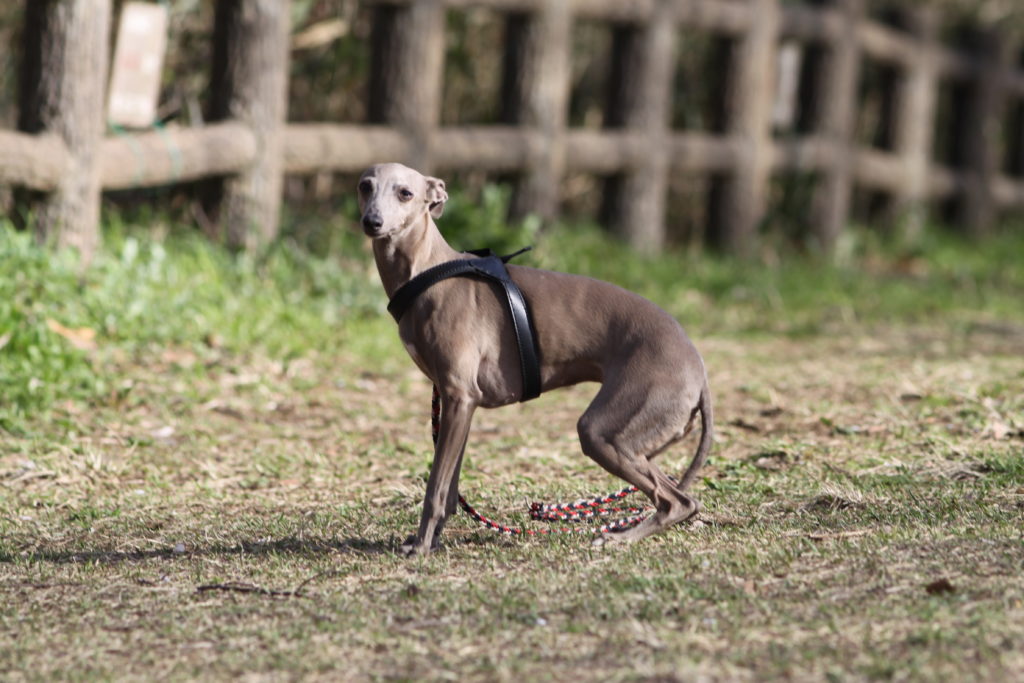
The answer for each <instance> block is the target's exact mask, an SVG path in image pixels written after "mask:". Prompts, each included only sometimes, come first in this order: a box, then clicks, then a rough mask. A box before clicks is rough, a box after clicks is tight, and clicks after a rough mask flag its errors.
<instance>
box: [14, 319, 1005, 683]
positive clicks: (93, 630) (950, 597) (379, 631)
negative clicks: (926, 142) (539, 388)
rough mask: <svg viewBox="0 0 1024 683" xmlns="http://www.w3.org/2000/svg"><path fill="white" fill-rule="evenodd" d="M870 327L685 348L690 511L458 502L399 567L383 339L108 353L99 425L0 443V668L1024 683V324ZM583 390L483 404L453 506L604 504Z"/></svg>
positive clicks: (670, 456)
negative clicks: (584, 444) (705, 460)
mask: <svg viewBox="0 0 1024 683" xmlns="http://www.w3.org/2000/svg"><path fill="white" fill-rule="evenodd" d="M876 327H877V328H876V329H869V328H868V327H865V326H860V327H856V328H852V331H851V330H850V329H846V330H842V331H839V332H837V333H835V334H830V333H827V332H826V333H821V334H814V335H812V336H807V337H798V336H797V337H794V336H775V335H755V334H750V335H743V334H730V335H728V336H718V337H716V336H711V337H707V338H699V339H697V340H696V341H697V345H698V348H700V350H701V351H702V353H703V354H704V356H705V358H706V361H707V364H708V367H709V373H710V377H711V382H712V389H713V392H714V402H715V414H716V422H717V429H716V435H717V444H716V447H715V450H714V452H713V455H712V457H711V460H710V463H709V466H708V467H707V468H706V470H705V471H704V474H703V477H702V478H701V479H700V481H699V482H698V483H697V485H696V487H695V492H696V494H697V496H698V497H699V498H700V499H701V501H702V503H703V505H704V511H703V512H702V514H701V515H700V517H699V519H698V520H697V521H695V522H693V523H689V524H686V525H682V526H679V527H677V528H674V529H672V530H670V531H669V532H667V533H665V534H662V535H660V536H658V537H655V538H651V539H648V540H645V541H642V542H640V543H638V544H635V545H633V546H630V547H626V548H593V547H592V546H591V544H590V537H589V535H587V534H576V535H565V536H558V537H548V538H542V539H526V540H521V539H518V538H516V539H510V538H507V537H502V536H498V535H495V534H494V533H493V532H490V531H487V530H483V529H480V528H479V527H477V526H476V525H475V524H474V523H473V522H472V521H471V520H470V519H468V518H467V517H465V516H464V515H461V514H460V515H459V516H457V517H456V518H455V519H453V520H452V521H451V522H450V523H449V525H448V529H447V530H446V534H445V544H444V547H443V548H442V549H441V550H440V551H439V552H437V553H436V554H434V555H433V556H430V557H427V558H417V559H411V560H410V559H403V558H401V557H399V556H398V555H397V554H396V549H397V546H398V544H399V543H400V542H401V540H402V539H403V538H404V536H405V535H406V534H407V533H408V532H409V531H411V530H412V529H413V528H414V526H415V525H416V521H417V519H418V511H419V506H420V502H421V496H422V491H423V482H424V477H425V474H426V470H427V466H428V464H429V460H430V450H429V439H430V437H429V400H430V387H429V385H428V384H427V383H426V382H425V380H423V379H422V378H421V377H420V376H419V375H418V374H417V373H416V371H415V370H414V369H413V367H412V365H411V363H410V362H409V361H408V360H407V359H404V358H402V354H401V350H400V348H398V347H397V341H396V340H390V341H387V342H383V343H384V345H385V347H386V348H382V350H381V352H380V354H379V356H380V358H381V359H382V360H381V362H380V364H379V365H378V366H376V367H369V366H366V365H356V364H355V363H354V362H352V359H350V358H346V357H344V356H333V357H325V356H318V355H316V354H307V355H305V356H302V357H299V358H296V359H293V360H292V361H291V362H289V363H287V364H285V363H282V362H281V361H277V360H269V359H267V358H265V357H260V356H255V355H253V356H249V355H245V356H239V355H232V354H229V353H227V352H223V351H221V350H219V349H218V348H217V347H216V345H215V344H213V345H211V346H210V347H209V348H208V349H206V350H197V349H195V348H191V349H188V350H185V349H176V348H175V347H173V346H168V347H166V348H162V349H155V350H152V351H151V352H146V353H140V354H137V355H135V356H130V357H124V358H120V359H114V360H111V361H110V362H112V363H116V364H117V367H116V374H117V376H119V377H121V378H123V380H122V381H121V384H120V385H118V386H115V387H113V388H112V389H111V394H110V398H109V400H108V401H106V402H105V405H100V406H92V407H89V408H85V407H83V405H84V404H82V403H67V404H61V405H60V406H58V408H57V409H56V412H55V413H54V414H53V415H51V416H50V418H49V420H50V421H49V422H47V423H46V424H47V426H46V427H45V428H42V427H41V428H40V431H39V432H38V433H36V434H35V435H32V434H29V435H22V436H19V437H17V438H15V437H10V438H7V437H5V438H4V439H3V441H2V442H0V593H2V600H0V677H2V678H4V679H7V680H23V679H34V680H49V679H54V678H76V679H81V678H104V679H106V678H117V679H152V678H172V679H193V678H198V679H223V678H233V677H239V678H245V679H247V680H264V679H275V680H276V679H292V678H300V677H301V678H307V679H312V680H316V679H331V680H337V679H346V680H376V679H401V680H412V679H432V680H437V679H459V680H510V679H522V678H523V677H531V678H535V679H542V680H570V679H572V680H580V679H582V680H624V679H629V680H637V679H640V680H659V681H670V680H697V679H699V680H764V679H770V678H787V679H794V680H810V679H813V680H821V679H823V678H827V679H829V680H866V679H893V680H925V679H928V680H937V679H942V680H991V681H1005V680H1015V679H1016V680H1020V679H1022V678H1024V533H1022V529H1024V459H1022V457H1021V456H1022V452H1024V360H1022V359H1024V333H1022V330H1021V329H1020V328H1019V327H1014V326H1012V325H1007V326H1001V325H999V324H989V325H975V326H966V327H965V326H950V327H943V326H941V325H938V324H929V325H926V326H922V327H914V326H912V325H896V326H883V325H879V326H876ZM389 339H390V337H389ZM389 344H390V346H388V345H389ZM594 391H595V387H594V385H582V386H579V387H575V388H572V389H569V390H565V391H561V392H556V393H552V394H548V395H545V396H543V397H541V398H540V399H538V400H536V401H534V402H532V403H529V404H526V405H523V406H515V407H510V408H507V409H502V410H498V411H483V412H479V413H478V415H477V418H476V420H475V424H474V429H473V433H472V435H471V437H470V445H469V451H468V453H469V455H468V461H467V465H466V468H465V474H464V477H463V482H462V491H463V493H464V494H465V495H466V496H467V497H468V498H469V499H470V501H471V502H472V503H474V504H475V505H477V507H478V508H479V509H480V510H481V511H482V512H484V513H485V514H488V515H490V516H492V517H494V518H496V519H499V520H502V521H507V522H512V523H516V524H526V525H532V526H533V527H536V526H537V523H535V522H530V521H529V520H527V519H526V515H525V511H526V508H527V505H528V503H529V502H530V501H532V500H537V499H541V500H567V499H569V500H571V499H573V498H577V497H580V496H583V495H586V494H590V493H598V492H604V491H610V490H614V489H616V488H617V487H618V486H619V483H618V482H616V481H615V480H613V479H611V478H610V477H608V476H606V475H604V474H603V473H602V472H600V471H599V470H598V469H597V467H596V466H595V465H594V464H593V463H591V462H590V461H588V460H587V459H586V458H585V457H584V456H582V455H581V454H580V453H579V450H578V444H577V442H576V435H575V422H576V418H577V417H578V416H579V414H580V413H581V412H582V410H583V409H584V408H585V406H586V404H587V402H588V400H589V398H590V397H591V396H592V394H593V393H594ZM60 429H63V430H64V432H63V433H61V434H60V435H59V436H57V435H55V434H54V430H60ZM69 430H72V431H73V432H74V433H67V432H68V431H69ZM695 443H696V440H695V437H691V438H690V440H688V441H687V442H685V443H684V444H681V445H680V446H678V447H675V448H674V449H672V450H671V451H670V452H668V453H666V454H665V455H663V456H662V457H661V460H660V462H662V463H663V464H664V466H665V468H666V469H668V470H670V471H675V472H678V471H680V470H681V469H683V468H684V467H685V465H686V463H687V462H688V459H689V457H690V456H691V455H692V453H693V450H694V448H695Z"/></svg>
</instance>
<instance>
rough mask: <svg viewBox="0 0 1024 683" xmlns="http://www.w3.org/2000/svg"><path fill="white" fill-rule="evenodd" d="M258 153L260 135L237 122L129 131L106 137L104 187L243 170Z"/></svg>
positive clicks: (149, 184) (175, 180) (102, 161)
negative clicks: (143, 131)
mask: <svg viewBox="0 0 1024 683" xmlns="http://www.w3.org/2000/svg"><path fill="white" fill-rule="evenodd" d="M259 154H260V145H259V141H258V139H257V137H256V134H255V133H254V132H253V130H252V129H251V128H250V127H249V126H247V125H246V124H243V123H239V122H237V121H227V122H225V123H213V124H210V125H207V126H204V127H202V128H166V129H163V130H156V131H150V132H146V133H128V134H124V135H116V136H110V137H107V138H106V139H105V140H103V144H102V147H101V154H100V177H101V181H102V185H103V189H105V190H127V189H131V188H136V187H153V186H158V185H173V184H176V183H180V182H188V181H192V180H200V179H202V178H207V177H210V176H228V175H235V174H239V173H244V172H246V171H247V170H248V169H249V168H251V167H252V166H253V164H254V163H255V162H256V160H257V159H258V158H259Z"/></svg>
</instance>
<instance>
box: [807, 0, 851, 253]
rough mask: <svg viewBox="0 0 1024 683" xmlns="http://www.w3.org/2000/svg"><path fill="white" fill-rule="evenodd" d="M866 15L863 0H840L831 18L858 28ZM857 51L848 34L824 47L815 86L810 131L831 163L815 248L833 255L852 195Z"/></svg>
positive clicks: (817, 210)
mask: <svg viewBox="0 0 1024 683" xmlns="http://www.w3.org/2000/svg"><path fill="white" fill-rule="evenodd" d="M863 14H864V2H863V0H838V1H837V2H836V10H835V14H834V15H835V16H836V17H838V18H839V20H840V24H841V25H845V26H856V25H857V24H858V23H859V22H860V21H861V18H862V16H863ZM859 79H860V48H859V46H858V44H857V36H856V34H855V33H854V32H852V31H845V32H840V33H839V34H838V35H836V36H835V37H834V38H833V39H832V41H831V42H830V43H829V44H828V46H827V47H826V48H825V51H824V55H823V59H822V60H821V65H820V68H819V71H818V73H817V78H816V79H814V81H813V89H814V91H815V94H814V99H815V100H816V103H815V108H816V113H817V117H816V118H817V120H816V121H814V122H813V128H814V129H815V130H816V131H817V132H818V134H820V135H823V136H824V137H825V138H826V139H827V140H828V141H829V142H830V143H831V147H832V158H831V159H829V162H830V163H829V164H828V166H826V167H824V168H822V171H821V174H820V177H819V179H818V182H817V185H816V188H815V194H814V198H813V200H812V204H811V225H812V231H813V233H814V235H815V237H816V238H817V242H818V246H819V248H820V249H821V250H822V251H823V252H824V253H826V254H828V253H831V252H832V251H833V249H834V247H835V244H836V240H838V238H839V236H840V234H841V233H842V231H843V230H844V229H845V228H846V223H847V221H848V220H849V214H850V201H851V198H852V196H853V180H854V173H853V170H854V169H853V145H854V132H855V131H854V126H855V125H856V118H855V117H856V106H857V85H858V81H859Z"/></svg>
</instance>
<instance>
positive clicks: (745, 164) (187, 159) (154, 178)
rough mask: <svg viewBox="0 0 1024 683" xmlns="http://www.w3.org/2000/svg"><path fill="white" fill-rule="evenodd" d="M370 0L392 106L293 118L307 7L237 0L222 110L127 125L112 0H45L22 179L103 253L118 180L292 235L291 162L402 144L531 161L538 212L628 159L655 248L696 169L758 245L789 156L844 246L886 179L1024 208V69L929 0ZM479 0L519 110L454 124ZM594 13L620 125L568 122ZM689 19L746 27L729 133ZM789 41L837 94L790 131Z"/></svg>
mask: <svg viewBox="0 0 1024 683" xmlns="http://www.w3.org/2000/svg"><path fill="white" fill-rule="evenodd" d="M368 1H369V2H371V4H373V5H374V6H375V7H374V30H373V41H372V60H371V62H372V65H371V72H372V73H371V78H370V81H371V83H372V87H371V88H370V91H369V93H367V97H368V100H367V101H368V107H367V109H368V112H369V118H370V121H371V123H369V124H366V125H339V124H332V123H311V124H289V123H287V112H286V97H287V96H286V92H287V73H288V36H289V31H290V26H289V11H288V10H289V8H288V4H289V3H288V2H286V1H284V0H282V1H280V2H276V1H275V2H267V1H263V0H218V1H217V5H216V7H217V9H216V19H215V22H216V26H215V29H214V39H215V41H216V50H215V56H214V60H213V69H212V74H211V78H212V85H213V91H214V93H215V95H214V97H215V100H216V101H215V102H213V103H212V105H211V110H212V111H213V113H214V120H213V121H212V122H210V123H208V124H207V125H205V126H203V127H199V128H166V129H162V130H155V131H152V132H140V133H133V134H127V135H126V134H121V135H115V136H111V135H106V136H105V135H104V133H103V130H104V125H103V107H102V103H103V101H104V97H103V95H104V92H105V85H106V84H105V78H106V71H107V61H108V55H107V44H108V42H109V27H110V24H111V21H110V13H111V8H110V0H61V1H60V2H35V1H34V0H29V1H28V2H27V4H26V7H27V9H26V22H27V26H26V30H25V31H24V33H25V40H24V46H23V49H24V50H25V51H26V56H25V62H26V64H27V67H26V69H27V72H26V73H29V74H30V75H31V73H32V71H31V69H32V68H33V67H32V65H33V64H36V65H37V66H38V65H39V64H48V65H49V68H51V72H50V73H49V77H48V78H46V79H37V81H41V82H35V83H33V82H32V81H31V79H30V78H29V79H27V82H28V87H27V88H25V89H23V92H22V97H21V107H22V111H21V116H20V119H19V122H20V123H19V128H20V132H13V131H0V150H3V153H2V154H0V184H10V185H16V186H23V187H26V188H30V189H32V190H37V191H39V192H41V193H43V194H42V196H43V199H42V203H41V205H40V208H39V210H38V211H37V213H36V215H37V217H38V222H39V230H40V231H41V233H42V236H44V237H49V238H51V239H53V240H55V241H56V242H58V243H64V244H72V245H75V246H78V247H79V248H81V249H83V250H84V251H86V252H89V251H91V249H92V248H93V247H94V246H95V244H96V242H97V240H98V227H97V225H98V206H99V202H98V197H99V193H100V192H101V190H117V189H127V188H137V187H149V186H160V185H166V184H172V183H178V182H184V181H191V180H196V179H201V178H208V177H214V176H216V177H222V178H224V182H223V184H222V187H221V189H220V192H218V193H216V195H217V196H216V198H215V199H216V201H215V202H214V205H215V206H217V207H219V215H220V223H219V224H220V225H221V226H223V230H224V236H225V237H226V239H227V241H228V242H229V243H230V244H232V245H234V246H236V247H246V246H250V245H253V244H257V243H260V242H263V241H266V240H267V239H270V238H271V237H272V236H273V235H274V233H275V231H276V229H277V228H276V226H277V216H278V212H279V206H280V201H281V186H282V177H283V174H286V173H288V174H312V173H319V172H333V171H342V172H351V171H358V170H360V169H362V168H363V167H365V166H367V165H369V164H371V163H375V162H378V161H382V160H401V161H404V162H406V163H408V164H410V165H413V166H415V167H417V168H420V169H422V170H424V171H430V172H437V171H438V170H444V169H463V168H467V169H484V170H490V171H499V172H502V173H509V174H513V175H515V176H516V177H517V178H518V185H517V192H516V195H515V208H516V210H517V211H518V212H520V213H525V212H534V213H537V214H539V215H541V216H542V217H545V218H552V217H554V216H555V215H556V214H557V212H558V198H559V185H560V181H561V179H562V178H563V177H564V176H565V174H567V173H569V172H585V173H590V174H595V175H598V176H604V177H608V178H609V179H610V182H608V184H607V189H606V197H605V198H606V200H607V202H606V203H607V206H608V208H609V211H608V216H609V221H610V223H611V227H612V228H613V229H614V230H616V231H617V232H619V233H621V234H622V235H623V236H625V237H627V238H628V239H629V240H630V241H631V242H632V243H633V244H634V245H636V246H639V247H642V248H648V249H650V248H656V247H657V246H658V245H660V244H661V243H662V242H663V240H664V236H665V213H666V195H667V193H668V181H669V178H670V174H675V173H688V174H706V175H708V176H710V177H712V178H713V182H712V184H711V192H710V196H709V201H710V206H709V209H710V210H709V212H708V215H709V226H708V229H707V231H706V235H707V236H708V240H709V241H710V242H712V243H713V244H714V245H716V246H719V247H721V248H724V249H727V250H732V251H736V252H745V251H748V250H749V249H750V246H751V245H752V244H754V242H755V240H756V237H757V232H758V225H759V223H760V221H761V220H762V219H763V217H764V215H765V210H766V201H767V198H766V195H767V192H768V184H769V181H770V178H771V176H772V174H773V173H786V172H801V173H802V172H808V173H810V174H813V176H814V177H815V178H816V182H815V196H814V200H813V202H812V206H811V209H810V210H811V220H810V223H811V225H812V226H813V231H814V234H815V236H816V237H817V239H818V240H819V241H820V243H821V245H822V246H823V248H825V249H829V248H831V246H832V245H833V244H834V243H835V241H836V238H837V237H838V236H839V234H840V233H841V231H842V230H843V229H844V227H845V225H846V224H847V222H848V217H849V213H850V205H851V196H852V192H853V188H854V187H855V186H859V187H863V188H866V189H869V190H878V191H881V192H884V193H885V194H886V195H888V196H891V197H892V198H893V199H894V200H895V201H896V202H897V203H898V204H899V205H900V206H903V207H906V208H907V209H908V210H909V211H910V212H911V213H912V212H913V211H914V210H916V209H917V208H918V207H921V206H923V205H924V204H925V203H927V202H934V201H939V200H947V199H949V200H954V203H955V205H956V207H957V212H958V217H959V220H960V221H962V223H963V224H964V225H965V226H966V228H967V229H969V230H972V231H976V232H979V233H981V232H983V231H984V230H985V229H986V228H987V227H988V226H989V225H991V223H992V221H993V218H994V216H995V215H996V214H997V213H998V212H999V211H1001V210H1005V209H1008V208H1013V207H1024V178H1022V166H1024V142H1022V140H1021V138H1022V137H1024V136H1021V135H1017V136H1016V137H1015V138H1013V136H1010V138H1011V140H1010V142H1006V138H1007V135H1004V127H1005V126H1006V125H1007V123H1006V122H1007V118H1008V117H1007V113H1008V112H1014V114H1013V116H1015V117H1016V122H1015V124H1013V125H1016V126H1017V127H1018V128H1024V106H1021V103H1022V102H1024V72H1022V71H1021V70H1020V69H1019V65H1018V64H1016V63H1015V60H1014V57H1013V54H1014V53H1013V51H1012V50H1011V49H1009V46H1008V45H1006V44H1005V42H1003V41H1001V40H1000V39H999V35H998V34H995V33H992V34H991V35H989V36H987V37H986V39H985V40H983V41H981V45H982V46H983V49H981V50H976V51H974V52H963V51H955V50H953V49H951V48H948V47H945V46H944V45H942V44H940V42H939V37H938V17H937V16H936V14H935V12H934V11H933V10H931V9H929V8H928V7H927V6H922V5H923V3H916V2H914V3H907V5H908V6H909V7H910V8H911V9H908V10H907V11H906V12H905V13H904V15H903V20H904V21H903V25H902V27H901V28H900V29H896V28H894V27H893V26H892V25H890V24H883V23H880V22H878V21H876V20H873V19H871V18H869V17H868V16H867V15H866V14H865V9H864V0H834V1H833V2H830V3H825V4H822V3H816V4H814V5H799V4H798V5H792V4H785V5H783V4H782V3H780V1H779V0H405V1H404V2H403V1H402V0H368ZM468 7H486V8H491V9H493V10H497V11H500V12H502V13H504V14H505V16H506V17H507V19H506V21H507V22H508V23H507V30H506V34H505V35H506V40H507V44H506V45H505V46H504V55H505V57H504V59H505V68H504V83H503V89H504V96H503V106H502V112H503V113H502V120H503V123H502V124H500V125H487V126H457V127H445V126H441V125H440V109H441V102H440V99H441V93H442V87H443V83H442V80H443V71H444V63H443V62H444V54H445V52H444V50H445V48H444V29H445V12H446V11H447V10H449V9H453V8H455V9H463V8H468ZM581 19H584V20H599V21H605V22H610V23H611V24H612V25H613V26H614V41H613V46H614V47H613V52H614V54H613V61H612V63H613V64H614V65H615V66H614V68H613V69H612V73H611V74H610V80H611V82H610V84H609V88H610V91H611V95H612V96H610V97H609V98H608V103H609V104H608V107H607V111H606V112H605V124H604V127H603V128H602V129H600V130H592V129H579V128H573V127H570V126H569V125H568V123H567V110H568V98H569V94H568V93H569V81H570V70H571V69H570V67H571V64H570V62H571V47H570V46H571V44H572V30H573V24H574V22H575V21H577V20H581ZM684 26H685V27H691V28H695V29H698V30H700V31H706V32H709V33H714V34H717V35H721V36H725V37H727V38H728V40H729V43H728V44H729V45H730V49H729V58H728V65H729V66H728V68H727V78H726V80H725V82H723V83H722V84H721V86H722V87H721V89H720V91H721V93H722V97H723V101H722V102H721V107H720V109H721V112H722V120H721V121H720V122H719V124H720V125H718V126H717V127H716V130H718V131H719V132H715V133H710V132H694V131H679V130H673V129H672V127H671V125H670V108H671V105H672V102H671V97H672V83H673V68H674V64H675V62H674V60H675V42H676V41H677V40H678V39H679V35H680V33H679V30H678V29H680V28H681V27H684ZM783 41H787V42H791V41H796V42H798V43H800V44H803V45H807V46H813V47H814V48H815V50H814V52H813V54H815V55H817V56H816V57H815V59H814V63H813V64H812V65H811V66H812V67H813V78H812V79H811V83H810V88H811V92H810V93H809V101H812V102H815V103H817V104H816V105H815V106H814V107H813V112H812V115H811V117H810V123H809V125H808V126H806V132H805V133H802V134H801V135H799V136H787V137H785V138H780V137H777V136H774V135H773V131H772V123H771V116H772V108H773V103H774V101H775V98H776V78H777V74H776V70H777V68H778V63H779V62H778V54H779V47H780V44H781V43H782V42H783ZM54 46H59V49H54ZM47 51H49V52H47ZM53 55H59V59H58V60H57V61H56V62H55V61H54V59H53ZM47 60H49V61H47ZM868 60H873V61H874V62H876V63H879V64H884V65H886V66H887V67H888V68H889V73H891V75H892V77H891V78H890V81H889V85H888V87H889V93H888V98H887V99H888V100H889V102H890V104H891V106H888V107H887V108H886V109H885V112H884V116H885V117H886V120H885V121H884V122H883V124H884V125H883V127H884V129H885V130H886V131H888V132H887V135H886V139H885V140H883V141H882V143H881V144H880V145H875V146H864V145H862V144H858V142H857V141H856V139H855V130H854V128H855V116H856V108H857V107H858V84H859V82H860V80H861V71H862V68H863V65H864V64H865V63H866V62H867V61H868ZM943 83H954V84H958V85H959V86H960V89H959V90H958V91H957V92H958V93H959V97H958V98H957V103H956V110H957V115H956V116H955V117H953V118H954V123H953V125H954V126H955V130H954V131H952V135H951V136H950V137H951V139H952V140H954V144H955V147H956V150H955V153H954V154H952V155H951V158H952V159H953V160H954V163H953V164H952V165H947V166H942V165H937V164H936V163H934V161H933V156H934V155H933V153H932V152H933V146H934V139H933V136H934V135H935V134H936V131H935V125H936V123H935V122H936V107H937V100H938V96H939V95H938V93H939V91H940V85H941V84H943ZM805 95H808V94H807V93H805Z"/></svg>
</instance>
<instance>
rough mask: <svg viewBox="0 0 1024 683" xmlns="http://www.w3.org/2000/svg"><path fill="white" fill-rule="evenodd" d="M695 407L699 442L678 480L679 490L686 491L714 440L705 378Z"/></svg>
mask: <svg viewBox="0 0 1024 683" xmlns="http://www.w3.org/2000/svg"><path fill="white" fill-rule="evenodd" d="M697 408H698V409H699V410H700V430H701V431H700V443H699V444H697V452H696V454H694V456H693V461H692V462H691V463H690V466H689V467H688V468H686V472H684V473H683V478H682V479H681V480H680V481H679V486H678V489H679V490H680V491H686V490H687V489H689V488H690V485H691V484H693V480H694V479H696V478H697V473H698V472H699V471H700V468H701V467H703V466H704V461H706V460H707V459H708V453H710V452H711V444H712V442H713V441H714V431H715V427H714V422H715V420H714V415H713V411H712V410H711V387H709V386H708V383H707V380H705V381H704V388H703V389H701V390H700V399H699V400H698V401H697Z"/></svg>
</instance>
